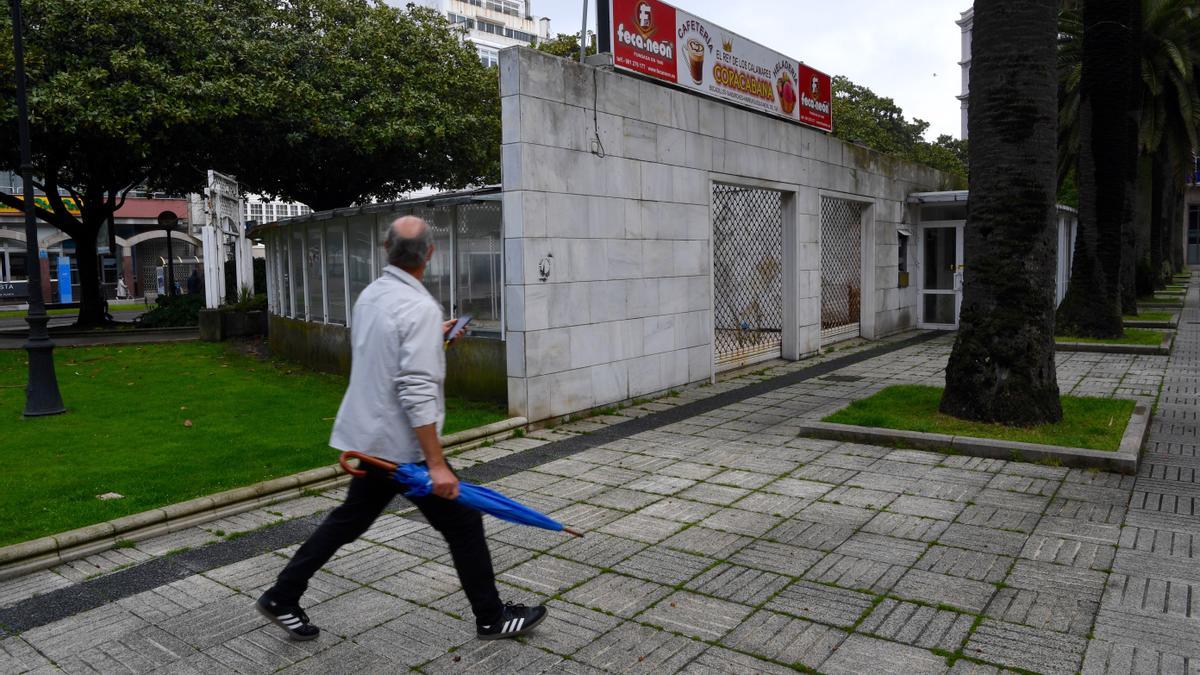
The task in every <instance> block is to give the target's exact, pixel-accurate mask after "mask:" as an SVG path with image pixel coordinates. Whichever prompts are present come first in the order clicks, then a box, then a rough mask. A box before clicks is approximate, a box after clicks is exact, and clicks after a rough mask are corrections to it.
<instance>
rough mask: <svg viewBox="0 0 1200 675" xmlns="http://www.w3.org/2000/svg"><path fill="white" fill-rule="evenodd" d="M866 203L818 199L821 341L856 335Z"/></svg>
mask: <svg viewBox="0 0 1200 675" xmlns="http://www.w3.org/2000/svg"><path fill="white" fill-rule="evenodd" d="M865 209H866V204H864V203H862V202H854V201H850V200H847V199H837V198H834V197H822V198H821V342H822V343H823V344H829V343H830V342H835V341H838V340H846V339H849V338H852V337H858V335H859V315H860V311H861V303H862V214H863V211H864V210H865Z"/></svg>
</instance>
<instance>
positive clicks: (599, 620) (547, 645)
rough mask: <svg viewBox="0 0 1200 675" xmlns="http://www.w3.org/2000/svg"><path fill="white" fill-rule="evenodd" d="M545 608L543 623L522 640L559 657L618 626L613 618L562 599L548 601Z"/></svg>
mask: <svg viewBox="0 0 1200 675" xmlns="http://www.w3.org/2000/svg"><path fill="white" fill-rule="evenodd" d="M546 609H547V610H548V611H549V613H548V614H547V615H546V620H545V622H543V623H542V624H541V625H539V626H538V628H537V630H535V631H534V632H532V633H530V634H529V635H527V636H525V637H524V638H523V640H524V641H525V642H527V643H528V644H530V645H533V646H535V647H540V648H541V649H546V650H549V651H552V652H554V653H555V654H559V655H561V656H570V655H572V654H574V653H575V652H577V651H579V650H580V649H583V648H584V647H586V646H588V645H590V644H591V643H593V642H595V641H596V640H597V639H598V638H599V637H600V636H601V635H604V634H605V633H607V632H608V631H610V630H612V629H613V628H616V627H617V625H618V624H620V623H621V619H619V618H617V617H615V616H610V615H608V614H603V613H601V612H597V611H595V610H591V609H587V608H586V607H580V606H579V605H576V604H573V603H570V602H564V601H562V600H551V601H550V602H548V603H546Z"/></svg>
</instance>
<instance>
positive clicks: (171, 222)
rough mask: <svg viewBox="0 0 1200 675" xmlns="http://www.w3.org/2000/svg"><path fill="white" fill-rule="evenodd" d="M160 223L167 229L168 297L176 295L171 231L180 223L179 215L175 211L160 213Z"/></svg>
mask: <svg viewBox="0 0 1200 675" xmlns="http://www.w3.org/2000/svg"><path fill="white" fill-rule="evenodd" d="M158 225H159V227H161V228H163V229H164V230H166V231H167V297H173V296H174V295H175V255H174V253H173V252H172V249H171V233H172V232H174V231H175V227H176V226H177V225H179V216H177V215H175V212H174V211H163V212H162V213H160V214H158Z"/></svg>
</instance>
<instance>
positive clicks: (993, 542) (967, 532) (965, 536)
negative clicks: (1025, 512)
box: [938, 523, 1028, 557]
mask: <svg viewBox="0 0 1200 675" xmlns="http://www.w3.org/2000/svg"><path fill="white" fill-rule="evenodd" d="M1026 539H1028V535H1025V534H1021V533H1020V532H1006V531H1004V530H994V529H992V528H990V527H978V526H975V525H963V524H961V523H954V524H952V525H950V527H947V528H946V531H945V532H943V533H942V536H941V537H939V538H938V543H939V544H944V545H946V546H954V547H956V548H965V549H967V550H969V551H980V552H982V553H996V554H999V555H1006V556H1010V557H1016V556H1017V555H1020V553H1021V549H1023V548H1024V547H1025V540H1026Z"/></svg>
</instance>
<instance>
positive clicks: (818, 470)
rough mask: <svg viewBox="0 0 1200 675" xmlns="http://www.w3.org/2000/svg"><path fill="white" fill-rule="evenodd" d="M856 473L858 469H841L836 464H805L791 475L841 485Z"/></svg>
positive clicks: (801, 478)
mask: <svg viewBox="0 0 1200 675" xmlns="http://www.w3.org/2000/svg"><path fill="white" fill-rule="evenodd" d="M856 475H858V471H855V470H854V469H840V468H838V467H835V466H820V465H817V464H806V465H805V466H802V467H800V468H799V469H796V470H795V471H793V472H792V475H791V477H792V478H798V479H800V480H809V481H817V482H818V483H829V484H831V485H841V484H842V483H845V482H846V481H848V480H850V479H851V478H854V477H855V476H856ZM772 485H774V484H772Z"/></svg>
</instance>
